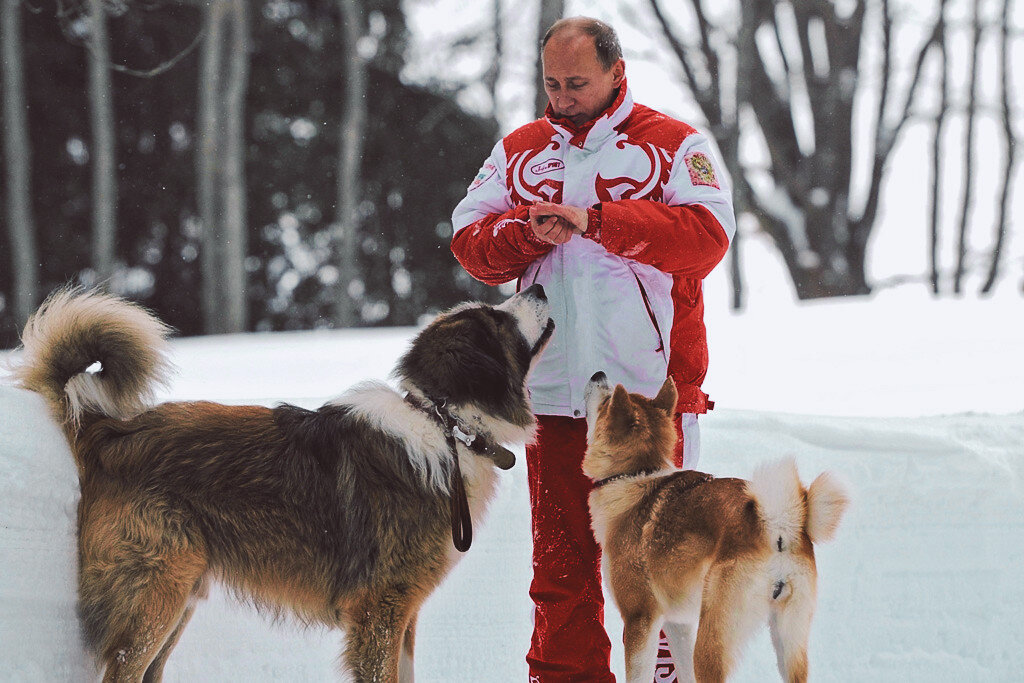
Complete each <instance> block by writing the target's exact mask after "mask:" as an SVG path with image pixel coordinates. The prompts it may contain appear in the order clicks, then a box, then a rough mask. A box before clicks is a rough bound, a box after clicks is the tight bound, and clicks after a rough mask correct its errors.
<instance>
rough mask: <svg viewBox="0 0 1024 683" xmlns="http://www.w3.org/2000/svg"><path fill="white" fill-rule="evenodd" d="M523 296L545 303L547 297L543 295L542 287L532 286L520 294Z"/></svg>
mask: <svg viewBox="0 0 1024 683" xmlns="http://www.w3.org/2000/svg"><path fill="white" fill-rule="evenodd" d="M520 294H522V295H523V296H528V297H531V298H533V299H537V300H538V301H547V300H548V296H547V294H545V293H544V287H543V286H542V285H538V284H533V285H530V286H529V287H527V288H526V289H524V290H523V291H522V292H520Z"/></svg>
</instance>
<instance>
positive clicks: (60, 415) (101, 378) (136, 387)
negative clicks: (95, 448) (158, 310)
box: [12, 287, 171, 438]
mask: <svg viewBox="0 0 1024 683" xmlns="http://www.w3.org/2000/svg"><path fill="white" fill-rule="evenodd" d="M169 332H170V328H169V327H167V326H166V325H165V324H164V323H162V322H160V321H159V320H157V319H156V318H155V317H154V316H153V315H152V314H151V313H149V312H148V311H146V310H145V309H144V308H142V307H141V306H138V305H136V304H134V303H131V302H129V301H126V300H124V299H121V298H120V297H117V296H113V295H111V294H105V293H102V292H98V291H95V290H91V291H87V290H84V289H82V288H80V287H65V288H63V289H60V290H57V291H56V292H54V293H53V294H51V295H50V297H49V298H47V300H46V301H45V302H43V305H42V306H40V307H39V310H38V311H36V312H35V313H34V314H33V315H32V317H31V318H29V320H28V322H27V323H26V324H25V330H24V332H22V336H21V342H22V346H23V353H22V356H21V359H20V361H19V362H17V363H16V364H15V365H14V367H13V368H12V371H13V375H14V378H15V380H16V381H17V382H18V384H19V385H20V386H22V387H23V388H25V389H29V390H30V391H35V392H37V393H39V394H42V395H43V397H44V398H46V400H47V402H48V403H49V404H50V408H51V409H52V410H53V412H54V414H55V416H56V417H57V419H58V421H59V422H60V423H61V424H62V426H63V427H64V429H65V431H66V432H67V433H68V435H69V436H71V437H72V438H73V437H74V436H75V434H76V433H77V431H78V429H79V426H80V425H81V421H82V418H83V416H84V415H87V414H99V415H104V416H108V417H116V418H119V419H125V418H128V417H132V416H133V415H136V414H138V413H139V412H141V411H142V410H144V409H145V408H146V407H148V406H149V405H150V404H151V402H152V400H153V393H154V390H155V389H156V387H157V386H158V385H159V384H163V383H165V382H166V381H167V377H168V374H169V372H170V368H171V366H170V363H169V361H168V360H167V352H166V345H167V342H166V338H167V335H168V333H169ZM96 363H99V370H98V371H96V372H92V371H91V369H92V368H91V367H90V366H93V365H94V364H96ZM87 369H89V370H90V371H89V372H87V371H86V370H87Z"/></svg>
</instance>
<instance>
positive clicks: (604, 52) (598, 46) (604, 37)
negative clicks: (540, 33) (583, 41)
mask: <svg viewBox="0 0 1024 683" xmlns="http://www.w3.org/2000/svg"><path fill="white" fill-rule="evenodd" d="M578 35H585V36H588V37H589V38H590V40H591V41H593V44H594V50H595V52H596V53H597V61H598V62H600V63H601V66H602V67H604V69H605V70H606V71H607V70H608V69H610V68H612V66H613V65H614V64H615V63H616V62H617V61H619V60H620V59H622V46H621V45H620V44H619V36H618V35H616V33H615V29H613V28H612V27H611V26H609V25H608V24H606V23H604V22H603V21H600V20H599V19H592V18H591V17H567V18H565V19H559V20H558V21H556V22H555V23H553V24H551V28H549V29H548V30H547V32H545V33H544V38H543V40H541V41H540V48H541V50H543V49H544V47H545V46H547V44H548V41H549V40H551V39H552V38H554V37H556V36H558V37H559V38H563V39H566V38H571V37H574V36H578Z"/></svg>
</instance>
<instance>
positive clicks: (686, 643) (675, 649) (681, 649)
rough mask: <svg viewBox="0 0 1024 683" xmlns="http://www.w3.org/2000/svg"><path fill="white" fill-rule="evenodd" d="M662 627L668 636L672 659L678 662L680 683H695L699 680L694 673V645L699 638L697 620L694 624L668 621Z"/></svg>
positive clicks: (677, 670) (677, 671)
mask: <svg viewBox="0 0 1024 683" xmlns="http://www.w3.org/2000/svg"><path fill="white" fill-rule="evenodd" d="M662 629H663V630H664V631H665V636H666V637H667V638H668V647H669V649H670V650H672V659H674V660H675V662H676V676H677V677H678V679H679V683H694V682H695V681H696V680H697V679H696V678H695V677H694V674H693V646H694V643H695V642H696V639H697V623H696V620H694V623H692V624H680V623H674V622H669V621H666V622H665V625H664V626H662Z"/></svg>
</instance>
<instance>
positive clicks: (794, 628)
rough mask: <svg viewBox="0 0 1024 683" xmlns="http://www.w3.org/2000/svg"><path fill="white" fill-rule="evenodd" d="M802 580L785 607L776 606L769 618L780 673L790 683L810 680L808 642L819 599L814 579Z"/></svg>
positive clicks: (772, 607)
mask: <svg viewBox="0 0 1024 683" xmlns="http://www.w3.org/2000/svg"><path fill="white" fill-rule="evenodd" d="M802 578H804V579H805V580H802V581H798V582H796V585H795V586H793V592H792V594H791V595H790V596H789V597H788V598H787V599H786V600H785V602H784V603H783V604H780V605H776V604H775V603H774V602H773V603H772V606H771V612H770V613H769V616H768V627H769V629H770V631H771V634H772V645H774V646H775V657H776V659H777V660H778V664H779V673H780V674H782V678H783V680H785V681H787V682H788V683H804V682H805V681H806V680H807V639H808V636H809V635H810V632H811V619H812V618H813V617H814V607H815V602H816V600H815V591H814V583H815V582H814V581H813V578H812V579H810V580H808V579H807V577H802Z"/></svg>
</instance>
